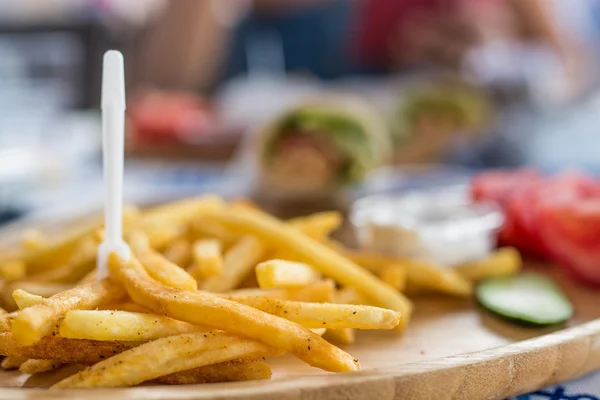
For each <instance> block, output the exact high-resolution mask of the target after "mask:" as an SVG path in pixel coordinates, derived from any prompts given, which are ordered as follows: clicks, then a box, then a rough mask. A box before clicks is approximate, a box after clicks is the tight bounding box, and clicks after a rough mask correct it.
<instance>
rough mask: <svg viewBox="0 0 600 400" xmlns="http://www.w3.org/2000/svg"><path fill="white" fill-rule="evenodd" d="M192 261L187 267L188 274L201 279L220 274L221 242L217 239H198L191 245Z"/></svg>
mask: <svg viewBox="0 0 600 400" xmlns="http://www.w3.org/2000/svg"><path fill="white" fill-rule="evenodd" d="M192 255H193V259H194V263H193V264H192V266H191V267H190V268H189V269H188V272H189V273H190V275H192V276H193V277H194V278H196V279H197V280H203V279H206V278H210V277H212V276H216V275H220V274H221V272H222V270H223V258H222V257H221V242H219V241H218V240H217V239H199V240H196V241H195V242H194V244H193V246H192Z"/></svg>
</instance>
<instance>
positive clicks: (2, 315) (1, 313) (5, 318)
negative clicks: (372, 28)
mask: <svg viewBox="0 0 600 400" xmlns="http://www.w3.org/2000/svg"><path fill="white" fill-rule="evenodd" d="M9 318H10V316H9V314H8V313H7V312H6V310H5V309H3V308H0V333H1V332H8V331H10V322H9Z"/></svg>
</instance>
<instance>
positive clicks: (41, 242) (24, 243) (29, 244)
mask: <svg viewBox="0 0 600 400" xmlns="http://www.w3.org/2000/svg"><path fill="white" fill-rule="evenodd" d="M47 243H48V239H47V238H46V237H45V236H44V234H43V233H42V232H40V231H39V230H37V229H29V230H27V231H25V232H23V235H22V236H21V247H22V248H23V250H25V251H27V252H33V251H38V250H40V249H42V248H43V247H44V246H46V245H47Z"/></svg>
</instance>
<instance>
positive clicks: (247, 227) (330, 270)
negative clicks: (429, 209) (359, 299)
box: [212, 206, 412, 328]
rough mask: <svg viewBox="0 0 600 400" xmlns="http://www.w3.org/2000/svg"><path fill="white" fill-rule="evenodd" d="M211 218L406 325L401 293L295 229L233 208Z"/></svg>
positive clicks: (408, 305) (407, 304)
mask: <svg viewBox="0 0 600 400" xmlns="http://www.w3.org/2000/svg"><path fill="white" fill-rule="evenodd" d="M212 217H214V218H215V219H216V220H217V221H220V222H222V223H224V224H226V225H228V226H231V227H235V228H237V229H240V230H241V231H243V232H247V233H251V234H254V235H256V236H258V237H260V238H261V239H263V240H264V241H268V242H269V243H271V244H272V245H274V246H277V247H280V248H282V249H284V250H288V251H291V252H294V253H297V254H298V255H299V256H301V257H302V258H304V259H306V260H307V261H309V262H310V263H311V265H312V266H313V267H314V268H315V269H316V270H317V271H319V272H321V273H322V274H323V275H326V276H329V277H331V278H333V279H335V280H336V281H338V282H340V283H342V284H344V285H347V286H353V287H356V288H357V289H359V290H360V291H362V292H363V294H364V295H366V296H368V297H369V298H370V299H371V300H372V301H373V302H375V304H376V305H378V306H381V307H387V308H390V309H392V310H396V311H399V312H400V313H401V314H402V316H401V321H400V324H399V327H400V328H404V327H405V326H406V324H407V323H408V320H409V318H410V314H411V310H412V306H411V303H410V301H408V299H406V298H405V297H404V296H403V295H402V294H401V293H399V292H397V291H395V290H394V289H393V288H391V287H390V286H388V285H386V284H384V283H383V282H381V281H380V280H379V279H377V278H376V277H375V276H373V275H372V274H370V273H369V272H367V271H365V270H364V269H362V268H361V267H359V266H358V265H356V264H354V263H353V262H352V261H350V260H348V259H347V258H345V257H343V256H342V255H340V254H338V253H336V252H335V251H333V250H331V249H329V248H328V247H327V246H325V245H323V244H321V243H318V242H315V241H314V240H311V239H310V238H309V237H307V236H305V235H303V234H302V233H301V232H299V231H298V230H296V229H295V228H293V227H290V226H287V225H286V224H285V223H283V222H281V221H278V220H277V219H276V218H274V217H271V216H269V215H267V214H264V213H262V212H260V211H257V210H251V209H248V208H245V209H244V208H240V207H237V208H235V207H233V206H232V207H231V208H230V209H228V210H227V211H224V210H215V212H214V213H213V214H212Z"/></svg>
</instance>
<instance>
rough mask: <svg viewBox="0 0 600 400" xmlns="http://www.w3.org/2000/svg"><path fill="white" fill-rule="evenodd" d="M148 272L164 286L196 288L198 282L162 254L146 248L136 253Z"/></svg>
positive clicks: (186, 288) (182, 288) (192, 289)
mask: <svg viewBox="0 0 600 400" xmlns="http://www.w3.org/2000/svg"><path fill="white" fill-rule="evenodd" d="M136 256H137V257H138V258H139V259H140V262H141V263H142V264H143V265H144V268H145V269H146V271H148V274H149V275H150V276H151V277H152V278H154V279H156V280H157V281H158V282H160V283H162V284H163V285H165V286H169V287H172V288H175V289H181V290H191V291H195V290H198V283H197V282H196V280H195V279H194V277H192V276H191V275H190V274H188V273H187V272H186V271H185V270H184V269H183V268H180V267H179V266H177V265H175V264H173V263H172V262H171V261H169V260H167V259H166V258H165V257H164V256H163V255H162V254H160V253H158V252H156V251H154V250H152V249H148V250H146V251H143V252H140V253H138V254H136Z"/></svg>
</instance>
